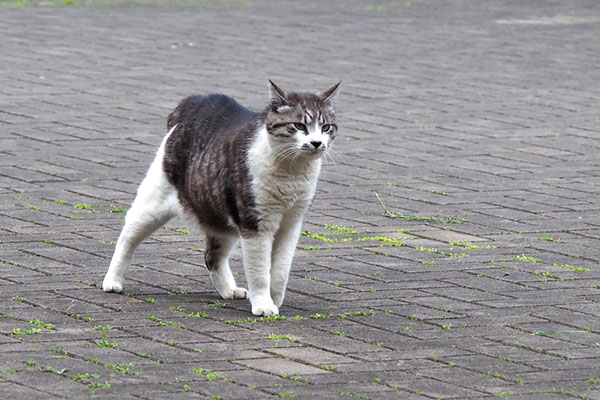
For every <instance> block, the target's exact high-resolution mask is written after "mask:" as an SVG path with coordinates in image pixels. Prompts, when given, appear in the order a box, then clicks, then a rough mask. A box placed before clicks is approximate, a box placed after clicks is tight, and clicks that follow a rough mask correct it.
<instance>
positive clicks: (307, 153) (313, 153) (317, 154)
mask: <svg viewBox="0 0 600 400" xmlns="http://www.w3.org/2000/svg"><path fill="white" fill-rule="evenodd" d="M325 153H326V150H320V149H311V150H308V149H302V152H301V155H302V156H304V157H306V158H308V159H316V158H321V157H323V156H324V155H325Z"/></svg>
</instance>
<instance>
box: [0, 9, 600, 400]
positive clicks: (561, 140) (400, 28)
mask: <svg viewBox="0 0 600 400" xmlns="http://www.w3.org/2000/svg"><path fill="white" fill-rule="evenodd" d="M68 3H69V2H65V3H60V2H55V3H53V2H51V1H50V2H46V3H41V4H31V3H29V2H27V1H26V0H14V1H13V0H9V1H6V0H1V1H0V4H1V5H2V7H0V31H1V32H4V35H3V39H2V41H1V42H0V54H1V57H0V240H1V242H0V261H1V265H0V316H1V318H0V349H1V353H0V398H6V399H37V398H43V399H48V398H67V397H71V398H85V397H88V396H90V397H101V398H109V397H115V398H120V399H126V398H136V399H139V398H143V399H158V398H165V399H166V398H178V399H179V398H182V399H185V398H208V399H220V398H222V399H232V398H248V399H262V398H266V397H295V398H304V397H312V398H317V399H329V398H346V397H347V398H355V399H366V398H370V399H392V398H393V399H396V398H400V399H410V398H417V397H419V396H421V397H422V398H445V399H446V398H454V399H466V398H475V399H476V398H486V397H509V396H510V397H511V398H526V399H551V398H593V399H598V398H600V390H599V389H600V364H599V360H600V319H599V316H600V306H599V304H598V303H599V302H600V279H599V278H600V251H599V250H600V218H599V216H600V200H599V195H600V156H599V153H600V140H599V138H600V113H599V102H600V86H599V85H598V82H600V69H599V68H598V65H600V41H599V40H598V38H599V37H600V4H598V3H597V2H596V1H587V2H584V1H528V2H525V1H523V2H517V1H510V2H500V1H480V0H467V1H446V2H438V1H433V0H431V1H419V0H414V1H406V2H405V1H398V2H394V1H381V2H373V1H360V0H343V1H342V0H337V1H303V2H277V1H274V0H264V1H259V0H256V1H231V2H227V3H208V2H207V3H204V2H195V1H191V0H184V1H176V2H175V1H174V2H163V1H155V2H152V3H148V2H142V1H119V2H114V1H113V0H108V1H105V2H104V1H103V2H100V1H98V2H95V3H90V2H84V3H80V2H77V4H74V5H73V4H68ZM71 3H73V2H72V1H71ZM268 78H271V79H273V80H275V81H276V82H277V83H278V84H280V85H281V86H282V87H284V88H287V89H302V90H317V89H324V88H326V87H327V86H328V85H330V84H332V83H334V82H336V81H337V80H338V79H342V80H343V86H342V91H341V94H340V96H339V97H338V100H337V108H338V114H339V125H340V127H341V128H340V134H339V136H338V139H337V143H336V145H335V150H336V153H335V154H334V156H333V160H331V161H330V162H328V163H327V165H326V167H325V168H324V171H323V175H322V179H321V181H320V186H319V191H318V194H317V197H316V199H315V202H314V205H313V207H312V209H311V211H310V213H309V215H308V216H307V219H306V223H305V229H306V230H307V232H306V233H305V236H303V237H302V238H301V241H300V244H299V247H298V251H297V255H296V258H295V265H294V269H293V272H292V278H291V282H290V287H289V291H288V296H287V298H286V302H285V305H284V307H283V308H282V309H281V312H282V315H283V316H284V317H285V318H283V317H282V318H281V319H277V320H256V319H254V318H253V316H252V315H251V314H250V312H249V304H248V303H247V302H246V301H231V302H230V301H227V302H224V301H222V300H220V299H219V298H218V297H217V296H216V295H215V291H214V289H213V287H212V285H211V284H210V282H209V278H208V274H207V272H206V271H205V269H204V267H203V257H202V254H201V249H202V248H203V245H202V243H201V242H200V241H199V240H198V238H197V237H195V236H194V235H190V234H188V231H187V230H186V229H185V228H184V227H183V226H182V225H180V224H179V222H178V221H174V222H173V223H171V224H169V226H167V227H166V228H165V229H163V230H161V231H160V232H159V233H157V234H156V235H154V236H153V237H152V238H151V240H149V241H147V242H146V243H145V244H143V245H142V246H141V248H140V249H139V251H138V253H137V257H136V259H135V265H134V266H133V267H132V271H131V273H130V279H129V280H128V282H127V286H126V289H125V295H115V294H105V293H103V292H102V291H101V290H100V289H99V285H100V282H101V280H102V277H103V275H104V272H105V271H106V268H107V266H108V262H109V257H110V256H111V255H112V251H113V246H114V241H115V240H116V238H117V236H118V233H119V229H120V227H121V224H122V221H123V217H124V214H123V212H124V210H125V209H126V208H127V207H128V204H130V202H131V201H132V199H133V194H134V191H135V189H136V187H137V185H138V183H139V182H140V180H141V178H142V176H143V174H144V172H145V170H146V168H147V167H148V165H149V162H150V160H151V159H152V156H153V153H154V151H155V150H156V148H157V146H158V144H159V142H160V140H161V137H162V135H163V133H164V131H165V124H166V116H167V115H168V113H169V111H170V110H171V109H172V108H173V107H174V106H175V105H176V103H177V102H178V101H179V100H180V99H181V98H182V97H184V96H186V95H189V94H192V93H206V92H225V93H228V94H231V95H234V96H236V97H237V98H238V99H240V101H242V102H243V103H245V104H247V105H249V106H252V107H254V108H262V107H263V106H264V104H265V101H266V100H267V96H268V90H267V79H268ZM376 193H377V194H379V196H380V197H381V200H382V202H383V204H385V208H386V209H387V213H386V211H385V210H384V207H383V206H382V203H380V201H379V200H378V198H377V197H376ZM234 259H235V260H234V264H235V266H236V267H239V266H240V256H239V252H237V253H236V254H235V257H234ZM238 279H240V280H242V279H244V277H243V272H242V271H240V274H239V276H238Z"/></svg>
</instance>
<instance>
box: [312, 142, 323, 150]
mask: <svg viewBox="0 0 600 400" xmlns="http://www.w3.org/2000/svg"><path fill="white" fill-rule="evenodd" d="M310 144H312V145H313V146H314V148H315V149H318V148H319V146H321V144H322V142H310Z"/></svg>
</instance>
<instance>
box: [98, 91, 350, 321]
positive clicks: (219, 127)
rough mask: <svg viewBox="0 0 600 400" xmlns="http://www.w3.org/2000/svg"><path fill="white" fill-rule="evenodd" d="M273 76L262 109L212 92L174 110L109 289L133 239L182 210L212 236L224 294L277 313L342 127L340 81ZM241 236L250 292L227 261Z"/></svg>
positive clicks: (209, 261) (116, 285) (211, 266)
mask: <svg viewBox="0 0 600 400" xmlns="http://www.w3.org/2000/svg"><path fill="white" fill-rule="evenodd" d="M269 82H270V89H271V101H270V104H269V105H268V106H267V107H266V108H265V109H264V111H263V112H262V113H257V112H254V111H251V110H249V109H247V108H245V107H243V106H241V105H240V104H239V103H237V102H236V101H235V100H234V99H232V98H230V97H227V96H225V95H219V94H212V95H208V96H192V97H188V98H187V99H185V100H183V101H182V102H181V103H180V104H179V105H178V106H177V108H175V110H174V111H173V112H172V113H171V114H170V115H169V118H168V123H167V129H168V133H167V135H166V137H165V138H164V139H163V142H162V144H161V146H160V148H159V149H158V153H157V154H156V157H155V159H154V161H153V162H152V165H151V166H150V169H149V170H148V173H147V175H146V177H145V178H144V180H143V181H142V183H141V185H140V187H139V188H138V191H137V195H136V198H135V200H134V202H133V204H132V206H131V208H130V209H129V211H128V212H127V215H126V218H125V226H124V227H123V230H122V231H121V234H120V236H119V239H118V241H117V245H116V249H115V253H114V255H113V258H112V261H111V263H110V267H109V268H108V272H107V273H106V276H105V277H104V282H103V283H102V288H103V290H104V291H105V292H121V291H122V290H123V282H124V280H125V275H126V273H127V270H128V268H129V265H130V262H131V257H132V255H133V252H134V250H135V249H136V247H137V246H138V245H139V244H140V242H141V241H142V240H144V239H145V238H147V237H148V236H149V235H150V234H151V233H153V232H154V231H156V230H157V229H158V228H160V227H161V226H163V225H164V224H165V223H166V222H167V221H169V220H170V219H171V218H173V217H175V216H181V217H183V218H184V219H185V220H187V221H189V222H191V224H192V225H196V226H197V227H198V228H199V229H200V231H201V232H203V233H204V234H205V237H206V249H205V252H204V259H205V262H206V267H207V268H208V270H209V272H210V276H211V278H212V281H213V283H214V284H215V286H216V288H217V291H218V292H219V294H220V295H221V297H223V298H224V299H243V298H246V297H249V299H250V303H251V304H252V313H253V314H255V315H264V316H270V315H276V314H278V313H279V307H281V304H282V303H283V298H284V295H285V289H286V287H287V282H288V276H289V272H290V266H291V263H292V257H293V255H294V250H295V248H296V244H297V242H298V237H299V235H300V230H301V225H302V218H303V216H304V214H305V213H306V211H307V209H308V206H309V204H310V202H311V200H312V198H313V196H314V194H315V190H316V185H317V179H318V176H319V172H320V170H321V158H322V157H323V155H324V154H326V152H327V151H328V150H329V149H330V147H331V145H332V141H333V139H334V138H335V135H336V132H337V125H336V121H335V113H334V110H333V107H332V105H331V100H332V98H333V97H334V96H335V94H336V92H337V90H338V87H339V84H340V83H337V84H335V85H333V86H332V87H330V88H329V89H327V90H325V91H324V92H320V93H316V94H313V93H296V92H289V93H288V92H284V91H283V90H281V89H280V88H279V87H277V86H276V85H275V84H274V83H273V82H271V81H269ZM240 239H241V249H242V256H243V262H244V268H245V273H246V278H247V282H248V290H246V289H243V288H240V287H238V286H237V285H236V283H235V280H234V277H233V275H232V273H231V270H230V268H229V261H228V259H229V256H230V254H231V252H232V250H233V248H234V247H235V246H236V244H237V243H238V242H239V241H240Z"/></svg>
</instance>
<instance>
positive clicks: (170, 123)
mask: <svg viewBox="0 0 600 400" xmlns="http://www.w3.org/2000/svg"><path fill="white" fill-rule="evenodd" d="M180 117H181V112H180V110H179V106H177V107H176V108H175V110H173V112H172V113H171V114H169V117H168V118H167V130H168V131H170V130H171V128H173V127H174V126H175V125H177V123H178V122H179V118H180Z"/></svg>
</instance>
